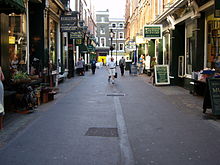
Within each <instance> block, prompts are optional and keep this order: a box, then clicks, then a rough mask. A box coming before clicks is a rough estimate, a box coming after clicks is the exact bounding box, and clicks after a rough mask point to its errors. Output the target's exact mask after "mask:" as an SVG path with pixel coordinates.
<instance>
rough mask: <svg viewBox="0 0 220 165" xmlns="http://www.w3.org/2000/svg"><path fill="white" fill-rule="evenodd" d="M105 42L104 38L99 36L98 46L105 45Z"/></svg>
mask: <svg viewBox="0 0 220 165" xmlns="http://www.w3.org/2000/svg"><path fill="white" fill-rule="evenodd" d="M105 45H106V43H105V38H104V37H101V38H100V46H101V47H105Z"/></svg>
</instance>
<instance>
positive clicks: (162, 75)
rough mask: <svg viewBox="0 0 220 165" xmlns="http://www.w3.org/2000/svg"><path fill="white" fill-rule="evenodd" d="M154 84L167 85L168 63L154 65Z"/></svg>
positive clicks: (168, 80) (168, 79) (168, 78)
mask: <svg viewBox="0 0 220 165" xmlns="http://www.w3.org/2000/svg"><path fill="white" fill-rule="evenodd" d="M154 71H155V73H154V74H155V84H156V85H169V84H170V77H169V66H168V65H155V66H154Z"/></svg>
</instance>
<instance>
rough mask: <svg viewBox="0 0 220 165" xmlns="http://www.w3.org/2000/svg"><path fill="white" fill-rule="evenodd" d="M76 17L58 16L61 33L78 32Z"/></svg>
mask: <svg viewBox="0 0 220 165" xmlns="http://www.w3.org/2000/svg"><path fill="white" fill-rule="evenodd" d="M77 24H78V20H77V17H75V16H72V15H61V16H60V30H61V32H75V31H77V30H78V27H77Z"/></svg>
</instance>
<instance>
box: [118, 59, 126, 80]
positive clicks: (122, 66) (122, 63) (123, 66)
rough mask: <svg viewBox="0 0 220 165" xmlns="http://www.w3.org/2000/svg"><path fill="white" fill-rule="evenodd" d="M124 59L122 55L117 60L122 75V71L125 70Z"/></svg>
mask: <svg viewBox="0 0 220 165" xmlns="http://www.w3.org/2000/svg"><path fill="white" fill-rule="evenodd" d="M125 65H126V63H125V59H124V57H122V58H121V59H120V60H119V66H120V69H121V76H124V71H125Z"/></svg>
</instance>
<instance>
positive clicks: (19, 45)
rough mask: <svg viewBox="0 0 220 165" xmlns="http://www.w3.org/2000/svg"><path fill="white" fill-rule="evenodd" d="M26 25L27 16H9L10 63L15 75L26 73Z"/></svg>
mask: <svg viewBox="0 0 220 165" xmlns="http://www.w3.org/2000/svg"><path fill="white" fill-rule="evenodd" d="M25 24H26V19H25V15H15V14H11V15H9V30H8V34H9V61H10V69H11V71H12V72H13V73H14V72H16V71H26V62H27V53H26V51H27V40H26V39H27V38H26V29H25V27H26V26H25Z"/></svg>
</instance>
